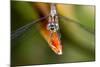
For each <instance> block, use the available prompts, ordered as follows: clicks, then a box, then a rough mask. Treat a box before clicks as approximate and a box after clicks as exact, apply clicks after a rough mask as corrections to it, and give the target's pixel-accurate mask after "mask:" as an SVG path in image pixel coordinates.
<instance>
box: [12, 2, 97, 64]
mask: <svg viewBox="0 0 100 67" xmlns="http://www.w3.org/2000/svg"><path fill="white" fill-rule="evenodd" d="M39 4H40V3H35V2H24V1H11V32H13V31H15V30H17V29H18V28H20V27H22V26H23V25H25V24H28V23H30V22H32V21H34V20H36V19H39V18H40V17H41V16H45V15H46V14H43V10H42V9H45V8H46V9H47V10H44V13H46V12H47V13H48V12H49V8H50V4H49V3H41V4H40V5H39ZM43 5H44V6H43ZM45 5H46V6H45ZM56 6H57V11H58V13H59V14H61V15H63V16H65V17H68V18H71V19H74V20H78V21H79V23H80V24H82V25H83V26H84V27H85V28H86V29H87V30H88V31H87V30H86V29H84V28H83V27H81V26H79V25H78V24H77V23H76V22H72V21H69V20H66V19H63V18H59V25H60V31H61V42H62V46H63V54H62V55H60V56H59V55H56V54H55V53H54V52H53V51H52V50H51V48H50V47H49V45H48V43H47V41H46V40H45V39H44V37H43V35H41V33H40V30H39V28H38V27H39V26H38V24H40V23H42V21H41V22H39V23H37V24H34V25H33V26H32V27H31V28H30V29H29V30H27V31H26V32H25V33H24V34H22V35H21V36H20V37H18V38H16V39H13V40H11V65H14V66H15V65H37V64H55V63H72V62H85V61H94V60H95V6H93V5H74V4H56ZM61 7H62V9H61ZM64 11H65V12H64Z"/></svg>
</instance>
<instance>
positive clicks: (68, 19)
mask: <svg viewBox="0 0 100 67" xmlns="http://www.w3.org/2000/svg"><path fill="white" fill-rule="evenodd" d="M58 16H59V18H62V19H64V20H66V21H71V22H72V23H75V24H77V25H79V26H80V27H82V28H83V29H84V30H86V31H88V32H90V33H92V34H94V32H91V31H89V29H87V28H86V27H85V26H84V25H82V24H81V23H80V22H79V21H76V20H73V19H70V18H67V17H64V16H62V15H58Z"/></svg>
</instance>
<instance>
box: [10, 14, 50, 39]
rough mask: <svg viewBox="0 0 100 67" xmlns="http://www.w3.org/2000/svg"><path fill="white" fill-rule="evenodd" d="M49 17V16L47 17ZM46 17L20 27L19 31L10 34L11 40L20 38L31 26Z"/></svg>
mask: <svg viewBox="0 0 100 67" xmlns="http://www.w3.org/2000/svg"><path fill="white" fill-rule="evenodd" d="M48 16H49V15H48ZM48 16H45V17H42V18H40V19H37V20H35V21H33V22H31V23H28V24H26V25H24V26H22V27H20V28H19V29H17V30H16V31H14V32H13V33H11V39H15V38H16V37H18V36H20V35H21V34H22V33H24V32H25V31H27V30H28V29H29V28H30V27H32V26H33V24H35V23H37V22H39V21H41V20H43V19H45V18H47V17H48Z"/></svg>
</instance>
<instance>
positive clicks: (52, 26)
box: [11, 3, 90, 55]
mask: <svg viewBox="0 0 100 67" xmlns="http://www.w3.org/2000/svg"><path fill="white" fill-rule="evenodd" d="M58 17H59V18H63V19H65V20H66V21H72V22H74V23H76V24H78V25H79V26H81V27H83V29H85V30H86V31H88V29H87V28H86V27H84V26H83V25H82V24H80V23H79V21H76V20H72V19H70V18H67V17H64V16H62V15H60V14H58V13H57V10H56V4H54V3H51V4H50V14H48V16H44V17H41V18H39V19H37V20H35V21H33V22H31V23H28V24H26V25H24V26H22V27H20V28H19V29H17V30H16V31H14V32H12V33H11V40H13V39H16V38H17V37H19V36H20V35H22V34H23V33H24V32H25V31H27V30H28V29H29V28H31V27H32V26H33V24H35V23H38V22H39V21H42V20H44V19H46V18H48V23H47V25H46V29H47V31H48V33H49V46H50V48H51V49H52V50H53V52H54V53H55V54H57V55H62V54H63V52H62V43H61V33H60V27H59V19H58ZM88 32H90V31H88Z"/></svg>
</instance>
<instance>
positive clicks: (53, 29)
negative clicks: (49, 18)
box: [47, 23, 59, 32]
mask: <svg viewBox="0 0 100 67" xmlns="http://www.w3.org/2000/svg"><path fill="white" fill-rule="evenodd" d="M47 29H48V30H49V31H51V32H56V31H58V29H59V26H58V24H57V23H49V24H48V25H47Z"/></svg>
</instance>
